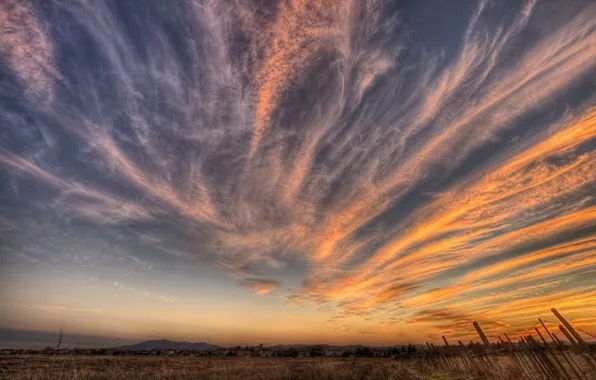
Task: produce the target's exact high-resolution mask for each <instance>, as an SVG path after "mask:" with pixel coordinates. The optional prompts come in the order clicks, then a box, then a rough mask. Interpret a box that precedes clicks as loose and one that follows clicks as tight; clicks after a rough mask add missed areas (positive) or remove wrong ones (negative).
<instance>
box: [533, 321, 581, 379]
mask: <svg viewBox="0 0 596 380" xmlns="http://www.w3.org/2000/svg"><path fill="white" fill-rule="evenodd" d="M534 330H536V333H537V334H538V336H539V337H540V339H541V340H542V342H543V343H544V346H545V347H546V349H547V350H548V352H550V354H551V355H552V357H553V359H554V360H555V362H556V363H557V365H558V367H555V368H556V369H557V371H558V372H560V373H561V374H562V375H563V376H564V377H565V378H566V379H567V380H572V379H571V376H570V375H569V373H568V372H567V369H566V368H565V366H563V364H562V363H561V362H560V361H559V358H557V355H556V354H555V352H554V350H553V349H552V347H551V346H549V345H548V342H547V341H546V339H544V337H543V336H542V334H541V333H540V330H538V327H534ZM545 356H546V355H545ZM546 358H548V356H546Z"/></svg>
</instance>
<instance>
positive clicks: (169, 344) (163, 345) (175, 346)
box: [117, 339, 221, 351]
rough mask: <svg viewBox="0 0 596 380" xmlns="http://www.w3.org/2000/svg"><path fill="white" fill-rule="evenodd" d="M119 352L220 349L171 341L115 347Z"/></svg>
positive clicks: (200, 344)
mask: <svg viewBox="0 0 596 380" xmlns="http://www.w3.org/2000/svg"><path fill="white" fill-rule="evenodd" d="M117 348H118V349H120V350H137V351H145V350H147V351H148V350H153V349H161V350H195V351H214V350H217V349H219V348H221V347H219V346H215V345H213V344H209V343H205V342H199V343H190V342H173V341H171V340H166V339H162V340H146V341H144V342H140V343H137V344H130V345H127V346H120V347H117Z"/></svg>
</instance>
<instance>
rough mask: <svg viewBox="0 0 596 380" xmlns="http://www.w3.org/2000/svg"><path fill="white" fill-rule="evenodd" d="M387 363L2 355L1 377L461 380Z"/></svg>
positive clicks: (20, 379)
mask: <svg viewBox="0 0 596 380" xmlns="http://www.w3.org/2000/svg"><path fill="white" fill-rule="evenodd" d="M465 378H469V377H463V376H462V375H456V374H450V373H445V372H441V371H437V370H434V369H430V368H426V367H423V366H420V365H419V364H417V363H415V362H411V363H408V362H396V361H393V360H391V359H366V358H357V359H339V358H338V359H335V358H196V357H165V358H164V357H139V356H135V357H122V356H120V357H109V356H90V357H89V356H42V355H35V356H26V355H22V356H18V355H11V356H3V357H0V379H14V380H24V379H69V380H70V379H73V380H77V379H81V380H83V379H84V380H91V379H93V380H99V379H126V380H141V379H143V380H145V379H147V380H149V379H160V380H166V379H201V380H203V379H205V380H216V379H217V380H278V379H279V380H281V379H284V380H286V379H296V380H298V379H308V380H324V379H327V380H336V379H337V380H344V379H345V380H348V379H350V380H351V379H358V380H365V379H368V380H376V379H386V380H389V379H396V380H397V379H399V380H415V379H420V380H431V379H433V380H447V379H453V380H456V379H462V380H463V379H465Z"/></svg>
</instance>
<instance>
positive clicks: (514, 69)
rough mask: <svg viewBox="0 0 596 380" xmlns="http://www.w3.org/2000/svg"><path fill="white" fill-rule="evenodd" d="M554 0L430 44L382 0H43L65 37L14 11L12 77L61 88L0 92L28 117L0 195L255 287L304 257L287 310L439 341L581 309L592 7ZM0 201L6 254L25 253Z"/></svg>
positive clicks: (4, 138) (19, 221) (476, 20)
mask: <svg viewBox="0 0 596 380" xmlns="http://www.w3.org/2000/svg"><path fill="white" fill-rule="evenodd" d="M552 6H554V5H553V4H548V2H546V3H544V4H541V3H540V2H536V1H526V2H523V4H519V6H518V7H512V6H503V5H499V4H493V3H491V2H488V1H479V2H478V4H477V6H476V7H475V8H474V9H473V11H471V12H469V13H462V14H461V18H462V19H463V18H467V21H466V22H464V23H460V22H458V28H454V29H453V31H452V34H453V35H452V36H451V37H452V39H453V41H450V42H449V44H448V45H446V46H445V47H444V48H437V47H436V46H434V45H433V44H432V43H428V44H425V40H424V38H423V37H420V36H419V35H417V34H416V31H415V30H414V31H412V30H411V29H410V27H411V26H410V25H409V24H408V23H409V22H412V19H411V18H409V17H408V12H405V11H402V10H400V9H398V7H396V6H395V4H392V2H388V1H383V0H373V1H366V2H363V1H347V2H345V1H333V0H321V1H314V2H312V1H310V2H308V1H301V0H291V1H283V2H278V3H276V5H275V6H272V7H270V8H267V9H262V7H258V6H256V5H255V4H253V3H251V2H220V1H215V0H213V1H211V0H208V1H201V2H198V1H197V2H189V3H188V4H185V5H168V6H167V12H155V14H162V13H167V14H168V15H170V16H171V17H172V18H173V19H175V20H176V25H178V26H179V25H180V23H182V24H184V28H181V29H179V30H178V29H176V30H178V32H179V33H174V34H172V33H171V32H170V29H169V27H166V26H164V27H162V26H161V25H162V24H160V23H159V22H156V23H155V25H153V26H152V27H151V28H149V27H148V26H147V25H145V24H146V23H141V22H140V21H139V20H144V19H145V18H147V19H151V18H152V17H157V16H155V15H154V14H153V13H151V12H149V13H147V14H146V15H144V16H143V17H131V18H128V17H126V16H125V14H127V12H118V14H116V13H115V12H114V11H113V10H112V9H111V8H110V7H109V6H107V5H106V4H103V3H97V2H87V1H77V2H74V4H73V6H69V7H68V9H65V8H64V6H63V5H61V4H58V3H56V4H54V3H52V5H51V7H53V9H54V8H55V9H54V11H55V12H56V14H59V15H61V17H63V19H61V20H62V21H61V22H64V23H66V24H68V25H69V26H71V27H72V28H68V27H64V28H62V27H61V26H60V27H59V26H56V27H54V29H56V30H53V29H51V28H52V26H51V25H49V24H47V23H45V22H44V21H43V14H42V13H40V12H41V11H39V12H38V11H37V10H35V9H33V8H29V7H28V6H25V5H20V4H19V3H18V2H17V3H14V4H13V3H11V4H9V5H8V6H7V7H6V10H5V11H4V12H3V14H2V15H1V16H0V21H1V22H2V28H3V29H7V30H8V29H9V30H10V31H12V33H9V34H6V33H4V37H3V40H2V47H1V48H0V52H1V53H2V55H3V56H6V57H8V58H7V62H8V64H9V68H7V69H6V70H9V71H10V72H11V73H13V74H14V75H16V76H17V77H18V78H19V80H20V81H21V82H22V83H23V90H22V91H23V93H25V94H28V93H29V92H33V93H34V94H41V93H51V94H53V95H52V96H49V97H47V96H46V97H44V99H46V98H47V100H43V101H42V100H40V98H39V96H37V95H36V96H33V97H31V96H29V97H27V96H26V97H20V96H19V94H20V92H18V91H17V89H14V88H8V87H1V88H0V92H1V95H2V96H3V97H6V98H8V99H11V100H12V101H13V102H15V103H19V102H20V103H19V104H20V105H21V106H22V107H24V108H23V109H27V110H28V111H27V112H26V113H25V112H21V111H19V110H18V109H13V108H11V107H8V108H7V112H5V116H3V117H4V119H2V120H3V123H4V124H7V125H9V126H14V127H15V128H11V131H10V132H6V134H5V135H1V136H0V143H1V146H0V168H1V169H2V170H3V171H4V170H6V172H7V173H8V175H9V176H10V180H11V183H12V185H11V186H10V187H6V188H5V189H4V188H3V189H2V192H3V193H2V194H3V195H5V197H6V199H9V200H10V201H11V202H14V203H15V204H19V205H21V204H26V205H27V207H31V208H32V210H33V211H35V212H38V213H39V214H43V215H50V216H49V218H53V217H56V216H58V217H59V219H60V220H61V221H65V223H66V224H69V225H76V224H78V223H79V222H81V223H83V224H84V223H89V225H90V227H89V229H90V230H91V231H98V230H99V229H100V228H101V231H102V232H104V229H105V231H109V232H111V234H108V233H107V232H106V233H105V236H109V237H111V238H113V236H118V237H122V236H126V238H122V240H121V241H119V240H118V239H114V240H115V241H114V242H113V244H114V245H118V246H122V245H123V244H122V241H124V240H125V241H126V243H127V244H131V240H134V239H136V240H135V242H134V243H135V244H138V245H140V246H142V247H149V248H151V249H152V250H153V251H157V252H160V253H162V254H163V257H162V258H161V260H181V261H182V260H193V259H199V260H201V262H205V263H208V264H210V265H212V266H213V267H214V268H219V269H221V270H223V271H224V272H226V273H227V274H228V275H229V276H230V277H231V279H230V281H231V282H233V281H236V282H237V283H238V284H239V285H240V286H243V287H245V288H248V289H250V290H252V291H253V292H255V293H256V294H261V295H264V294H269V293H271V292H273V291H274V290H276V289H278V288H279V287H280V286H281V284H280V282H279V281H277V280H270V279H268V278H279V277H277V275H276V274H275V273H276V272H278V273H279V272H280V270H281V269H284V268H287V267H288V266H292V265H296V268H290V269H291V270H293V269H296V270H295V272H301V273H303V271H304V270H305V271H306V275H305V278H304V281H303V285H302V286H301V287H298V288H296V289H294V290H293V291H292V293H291V294H289V295H287V298H288V300H290V301H296V302H305V301H307V300H312V301H314V303H315V304H318V305H320V304H327V305H332V306H333V307H336V308H338V309H339V310H340V311H342V312H345V313H346V314H347V315H361V316H363V318H364V317H365V316H368V315H370V314H371V313H374V312H377V311H381V312H385V311H386V310H392V309H396V308H400V310H403V311H404V313H405V314H406V315H405V316H404V317H409V318H410V319H411V323H413V324H415V323H429V324H433V325H434V326H436V327H437V329H438V330H437V331H451V332H453V331H456V330H458V329H460V328H463V327H464V325H465V324H469V321H470V320H471V318H479V319H480V318H482V320H483V321H485V322H486V323H487V324H488V325H489V326H487V328H488V331H489V332H490V331H491V330H490V329H491V326H494V327H495V328H497V326H503V325H502V323H505V324H507V325H510V326H517V325H516V324H521V323H522V322H523V321H524V318H526V314H528V315H529V311H538V310H541V308H548V307H549V306H552V305H554V304H562V305H566V306H567V307H568V308H569V310H570V312H571V313H573V312H577V313H579V312H580V310H583V311H586V310H588V309H590V306H589V303H587V302H586V301H587V300H589V299H591V298H590V297H592V292H593V291H594V289H592V288H590V287H588V288H585V287H584V286H585V283H584V281H583V280H584V279H585V276H586V275H587V274H588V273H590V272H591V271H593V270H594V269H595V266H596V258H595V257H594V252H595V250H594V248H595V247H594V244H595V241H594V239H595V238H596V236H595V235H594V232H593V226H594V224H595V223H596V211H595V209H594V196H593V194H594V186H595V185H596V182H595V181H596V179H595V177H594V174H593V173H595V172H596V153H595V151H594V149H593V148H594V139H595V137H596V110H595V108H594V107H595V106H596V101H595V98H594V97H593V95H591V94H592V93H593V82H590V80H591V78H592V77H593V74H594V70H596V49H595V48H594V46H596V33H595V32H594V31H595V30H596V21H595V20H596V6H595V5H594V4H591V3H590V2H585V4H584V3H580V2H578V4H577V5H575V6H574V7H570V8H569V10H567V11H566V12H563V13H561V14H559V15H558V16H557V17H555V16H552V15H551V13H552V12H549V9H550V8H549V7H552ZM134 11H135V12H136V11H139V12H141V11H140V10H134ZM131 12H132V10H131ZM131 12H128V13H131ZM462 12H463V11H462ZM466 12H467V11H466ZM132 13H134V12H132ZM495 14H498V15H499V17H492V15H495ZM69 17H70V18H69ZM72 18H74V19H76V23H75V22H74V21H73V20H72ZM15 20H24V22H22V23H17V21H15ZM168 20H169V19H168ZM168 20H162V21H163V22H164V23H166V24H167V23H169V22H170V21H168ZM497 20H498V21H497ZM128 23H130V24H131V25H127V24H128ZM459 24H461V25H463V27H461V28H459ZM164 25H165V24H164ZM168 25H169V24H168ZM545 25H548V27H546V26H545ZM171 27H172V28H175V25H172V26H171ZM48 28H50V29H48ZM132 30H139V31H142V33H140V35H142V39H140V40H138V39H139V38H140V37H139V36H137V35H136V33H132V32H131V31H132ZM60 33H62V34H60ZM58 35H59V36H60V38H57V37H56V36H58ZM78 35H85V36H87V37H86V38H88V40H85V44H84V45H85V46H89V49H90V51H93V52H95V54H96V55H97V57H98V58H97V59H98V60H99V62H98V63H97V65H93V64H91V63H89V62H87V61H86V60H85V56H86V55H85V54H83V53H82V52H81V51H80V48H77V47H73V46H71V45H72V44H75V42H72V41H78V40H77V38H78ZM420 35H424V33H423V32H421V33H420ZM68 41H70V42H68ZM82 45H83V44H82V43H81V46H82ZM77 46H79V45H77ZM58 63H60V64H58ZM58 68H61V69H60V70H59V69H58ZM65 68H69V70H66V69H65ZM2 69H3V70H4V68H2ZM590 83H592V85H590ZM57 88H59V91H56V89H57ZM17 108H18V107H17ZM25 114H26V115H25ZM29 119H30V120H29ZM49 126H51V128H50V127H49ZM15 209H16V208H15ZM11 212H12V213H11V214H10V215H11V220H9V221H7V223H6V225H9V226H11V228H10V229H8V232H7V233H8V234H9V235H10V234H12V235H10V236H13V238H11V240H10V241H11V242H16V243H14V244H15V245H16V246H17V247H14V248H16V249H17V250H15V252H17V251H19V252H23V253H22V254H23V255H27V257H31V258H32V259H33V260H37V257H36V256H31V255H29V254H28V252H29V251H28V250H27V249H28V248H27V247H28V246H31V245H35V244H37V243H36V242H28V241H25V240H26V239H24V238H23V236H24V234H23V233H21V234H20V235H19V233H17V232H15V228H14V226H17V225H21V226H25V225H26V224H28V223H29V222H27V221H26V220H29V219H26V218H25V216H24V213H21V212H19V211H14V210H12V211H11ZM42 224H43V223H40V224H39V225H42ZM2 225H5V223H3V224H2ZM28 225H36V224H31V223H29V224H28ZM0 228H3V227H0ZM3 231H4V229H3ZM157 231H159V232H157ZM27 236H30V235H27ZM63 236H67V235H63ZM32 240H35V239H32ZM65 240H68V239H65ZM72 240H73V241H74V242H80V241H82V240H83V239H78V240H77V239H76V237H73V238H72ZM44 244H45V243H44ZM52 244H55V243H52ZM131 245H133V244H131ZM153 251H152V252H153ZM118 256H119V257H122V258H124V259H126V261H127V262H135V263H136V264H135V265H140V266H142V267H144V268H148V270H152V268H153V265H152V263H151V260H156V261H158V260H160V259H156V258H155V257H154V256H152V257H151V259H149V258H147V259H145V258H143V257H142V254H139V253H138V252H136V251H135V254H130V255H129V256H127V253H126V252H122V251H119V253H118ZM94 257H95V256H94ZM297 263H299V265H297ZM304 268H306V269H304ZM284 283H285V280H284ZM555 284H558V285H557V286H560V285H561V284H563V285H564V288H557V286H555ZM114 286H115V287H117V288H121V289H128V290H130V291H134V292H135V293H139V294H145V292H143V291H140V290H137V289H133V288H128V287H125V286H124V285H122V284H121V283H119V282H118V283H114ZM517 288H519V289H522V290H516V289H517ZM580 290H581V291H580ZM537 294H538V295H537ZM147 296H149V297H153V298H157V299H161V300H162V301H166V302H169V301H171V299H170V298H168V297H165V296H161V295H157V294H153V293H147ZM518 300H523V301H524V302H529V301H531V302H530V306H528V307H527V308H526V309H523V308H518V306H519V304H518V303H517V302H518ZM582 300H583V306H582ZM520 302H521V301H520ZM489 306H490V307H491V312H482V311H481V310H483V309H484V308H485V307H489ZM384 308H387V309H384ZM526 311H527V312H528V313H526ZM571 317H574V315H572V316H571ZM442 319H446V320H449V323H443V322H441V320H442ZM334 323H335V322H334ZM585 323H589V322H585ZM391 326H393V324H391ZM391 326H388V327H387V326H385V327H387V328H392V327H391ZM466 328H467V329H469V326H466ZM362 331H365V330H362ZM366 331H368V330H366Z"/></svg>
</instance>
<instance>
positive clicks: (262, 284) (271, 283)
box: [240, 278, 281, 296]
mask: <svg viewBox="0 0 596 380" xmlns="http://www.w3.org/2000/svg"><path fill="white" fill-rule="evenodd" d="M240 285H242V286H243V287H245V288H247V289H250V290H252V291H253V292H254V293H255V294H258V295H261V296H262V295H265V294H269V293H271V292H272V291H274V290H275V289H278V288H279V287H280V286H281V283H280V282H279V281H276V280H268V279H262V278H247V279H244V280H242V281H240Z"/></svg>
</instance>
